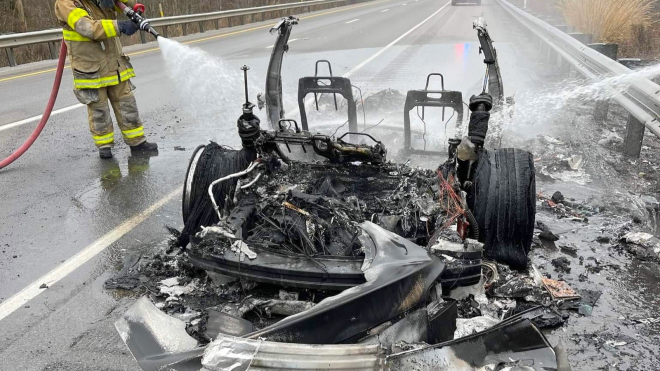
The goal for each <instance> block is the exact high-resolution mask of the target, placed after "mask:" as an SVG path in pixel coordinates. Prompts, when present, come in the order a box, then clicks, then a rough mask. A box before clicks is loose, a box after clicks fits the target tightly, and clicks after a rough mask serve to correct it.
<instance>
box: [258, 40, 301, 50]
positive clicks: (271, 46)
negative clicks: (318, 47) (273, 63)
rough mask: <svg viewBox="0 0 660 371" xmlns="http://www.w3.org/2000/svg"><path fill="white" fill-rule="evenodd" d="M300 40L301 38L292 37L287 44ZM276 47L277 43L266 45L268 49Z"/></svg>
mask: <svg viewBox="0 0 660 371" xmlns="http://www.w3.org/2000/svg"><path fill="white" fill-rule="evenodd" d="M298 40H300V39H291V40H289V41H288V42H287V44H290V43H292V42H294V41H298ZM274 47H275V44H273V45H268V46H267V47H266V49H272V48H274Z"/></svg>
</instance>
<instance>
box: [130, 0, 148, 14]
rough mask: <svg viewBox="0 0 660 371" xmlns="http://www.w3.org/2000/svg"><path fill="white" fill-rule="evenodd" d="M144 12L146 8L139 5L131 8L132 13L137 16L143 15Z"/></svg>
mask: <svg viewBox="0 0 660 371" xmlns="http://www.w3.org/2000/svg"><path fill="white" fill-rule="evenodd" d="M146 10H147V8H145V6H144V5H142V4H140V3H137V4H135V6H134V7H133V11H134V12H136V13H139V14H142V13H144V12H145V11H146Z"/></svg>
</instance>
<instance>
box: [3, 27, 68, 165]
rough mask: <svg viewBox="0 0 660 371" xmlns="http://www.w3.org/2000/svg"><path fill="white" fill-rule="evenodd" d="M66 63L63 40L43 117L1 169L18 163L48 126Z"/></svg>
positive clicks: (5, 160) (4, 161)
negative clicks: (15, 162)
mask: <svg viewBox="0 0 660 371" xmlns="http://www.w3.org/2000/svg"><path fill="white" fill-rule="evenodd" d="M65 61H66V43H65V42H64V40H62V47H61V48H60V58H59V59H58V61H57V72H55V81H53V89H52V90H51V91H50V98H49V99H48V104H47V105H46V109H45V110H44V114H43V116H41V120H40V121H39V125H37V127H36V128H35V129H34V131H33V132H32V134H31V135H30V137H29V138H28V139H27V140H26V141H25V143H23V145H22V146H20V147H19V148H18V149H17V150H16V151H14V153H12V154H11V155H9V157H7V158H6V159H4V160H2V161H1V162H0V169H3V168H5V167H6V166H7V165H9V164H11V163H12V162H14V161H16V160H17V159H18V158H19V157H21V156H22V155H23V154H24V153H25V152H26V151H27V150H28V149H29V148H30V146H32V144H33V143H34V142H35V141H36V140H37V138H38V137H39V134H41V131H42V130H43V129H44V127H45V126H46V123H47V122H48V118H50V113H51V112H52V111H53V106H55V101H56V100H57V93H58V92H59V91H60V83H61V82H62V72H63V71H64V62H65Z"/></svg>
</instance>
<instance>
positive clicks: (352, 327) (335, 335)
mask: <svg viewBox="0 0 660 371" xmlns="http://www.w3.org/2000/svg"><path fill="white" fill-rule="evenodd" d="M360 227H361V228H362V230H363V231H364V233H365V234H363V236H362V237H361V239H367V240H370V241H372V244H365V248H369V246H372V247H373V248H375V253H373V252H369V253H366V254H365V255H366V256H368V257H371V256H373V260H372V261H371V264H370V265H368V266H367V268H366V269H365V271H364V275H365V278H366V279H367V282H366V283H365V284H362V285H359V286H356V287H353V288H350V289H348V290H345V291H343V292H342V293H340V294H338V295H335V296H333V297H330V298H328V299H325V300H323V301H321V302H320V303H319V304H317V305H316V306H315V307H314V308H312V309H310V310H308V311H305V312H302V313H300V314H298V315H294V316H290V317H287V318H285V319H283V320H282V321H280V322H278V323H276V324H274V325H272V326H269V327H267V328H265V329H263V330H261V331H258V332H256V333H253V334H251V335H250V336H249V337H250V338H253V339H255V338H267V339H269V340H275V341H282V342H292V343H308V344H336V343H341V342H347V341H351V340H357V338H361V337H363V336H364V334H365V332H366V331H367V330H369V329H370V328H373V327H375V326H377V325H379V324H381V323H383V322H385V321H387V320H389V319H391V318H394V317H396V316H397V315H400V314H402V313H404V312H406V311H408V310H410V309H413V308H415V307H416V306H418V305H419V304H420V303H422V302H425V301H426V298H427V296H428V291H429V288H430V287H431V285H432V284H433V283H435V282H436V280H437V279H438V277H439V276H440V274H441V273H442V271H443V269H444V264H443V263H442V262H441V261H440V260H438V259H437V258H436V257H435V256H432V255H430V254H429V253H428V252H427V251H426V249H424V248H423V247H421V246H419V245H416V244H414V243H412V242H410V241H408V240H406V239H405V238H403V237H400V236H398V235H396V234H394V233H392V232H388V231H386V230H385V229H383V228H381V227H379V226H378V225H376V224H373V223H371V222H364V223H362V224H360ZM356 337H357V338H356Z"/></svg>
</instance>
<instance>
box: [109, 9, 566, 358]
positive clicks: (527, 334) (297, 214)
mask: <svg viewBox="0 0 660 371" xmlns="http://www.w3.org/2000/svg"><path fill="white" fill-rule="evenodd" d="M297 22H298V20H297V19H296V18H294V17H289V18H285V19H282V20H281V21H280V22H279V23H278V24H277V25H276V26H275V27H274V28H273V29H272V30H271V33H276V34H277V40H276V42H275V46H274V48H273V51H272V55H271V59H270V63H269V68H268V75H267V79H266V92H265V94H260V95H259V97H258V101H259V105H260V106H265V107H266V109H267V117H268V123H267V125H268V128H263V127H262V126H266V125H263V124H262V123H261V122H260V120H259V119H258V117H257V116H256V115H255V114H254V111H253V110H254V109H255V105H253V104H252V103H251V102H250V101H249V94H248V91H247V86H248V83H247V81H248V69H249V68H247V67H244V68H243V73H244V78H245V90H246V91H245V104H244V105H243V107H242V109H243V113H242V115H241V116H240V118H239V120H238V135H239V136H240V138H241V141H242V148H241V149H240V150H234V149H230V148H227V147H223V146H222V145H219V144H217V143H213V142H212V143H210V144H208V145H204V146H200V147H198V148H197V149H196V150H195V151H194V153H193V155H192V158H191V161H190V164H189V167H188V171H187V174H186V177H185V181H184V193H183V202H182V213H183V219H184V228H183V230H182V231H181V232H180V233H178V234H177V238H176V241H175V245H176V247H173V248H175V249H176V250H179V251H172V250H170V251H168V252H167V253H164V255H163V256H158V257H156V258H155V259H154V260H153V261H152V262H150V263H149V264H148V266H146V267H145V269H146V270H150V272H151V277H152V282H151V283H150V285H151V287H153V288H154V289H155V290H159V292H154V290H152V289H150V288H149V286H148V291H150V292H151V293H152V295H151V296H149V295H148V296H145V297H143V298H141V299H139V300H138V301H137V302H136V303H135V304H134V305H133V306H132V307H131V308H130V309H129V311H128V312H127V313H126V314H125V315H124V316H123V317H122V318H120V319H119V320H118V321H117V322H116V327H117V330H118V331H119V333H120V335H121V337H122V339H123V340H124V342H125V343H126V344H127V346H128V347H129V349H130V351H131V353H132V354H133V356H134V357H135V359H136V360H137V362H138V364H139V365H140V367H142V368H143V369H144V370H147V371H149V370H257V369H308V370H312V369H344V370H349V369H350V370H356V369H364V370H386V369H391V370H399V369H418V370H431V369H447V370H505V369H507V370H566V369H569V368H567V367H568V365H567V363H566V361H565V355H563V353H562V351H561V349H559V350H557V351H555V350H554V349H553V348H552V347H551V345H550V344H549V343H548V341H547V340H546V339H545V337H544V336H543V334H542V332H541V331H540V330H539V328H538V327H537V325H539V324H540V323H547V322H552V321H551V319H556V318H559V319H558V321H561V316H559V317H557V314H556V313H554V312H552V310H550V309H548V308H547V307H545V306H543V305H531V306H520V307H519V308H515V304H516V302H515V300H513V299H507V300H508V301H506V300H504V301H497V299H492V298H491V299H489V298H486V296H485V294H484V292H483V290H484V287H485V286H488V289H489V290H490V291H491V293H494V294H493V295H494V296H495V297H497V295H498V294H499V295H500V297H517V296H515V295H513V294H512V296H507V295H505V293H506V292H508V293H511V292H513V291H516V290H520V289H521V287H522V288H523V289H528V290H527V291H525V294H524V295H523V296H521V297H529V296H534V295H536V296H534V297H535V298H538V300H535V302H537V303H538V304H543V303H546V304H547V302H548V300H550V294H549V293H548V292H546V291H543V290H542V289H541V288H538V287H536V286H535V288H529V287H528V286H529V285H527V281H524V282H525V283H524V284H520V285H517V286H515V287H513V288H511V287H508V286H507V285H508V284H510V283H511V282H512V281H513V280H512V279H511V276H513V275H515V274H514V273H512V271H511V270H510V269H509V268H508V267H507V266H506V265H508V266H510V267H512V268H522V267H525V266H526V265H527V263H528V261H527V253H528V252H529V249H530V245H531V243H532V234H533V229H534V224H535V223H534V218H535V205H536V203H535V200H536V192H535V179H534V176H535V173H534V165H533V161H532V157H531V154H530V153H528V152H525V151H520V150H517V149H488V150H487V149H485V148H484V146H485V144H486V141H487V140H486V136H487V132H488V124H489V118H490V113H491V111H495V110H500V109H502V106H503V105H504V104H505V102H504V98H503V93H502V81H501V76H500V73H499V66H498V65H497V55H496V52H495V49H494V48H493V46H492V42H491V40H490V36H489V35H488V32H487V30H486V26H485V22H484V21H483V19H478V20H477V21H475V23H474V28H475V29H476V30H477V33H478V37H479V41H480V43H481V50H483V52H484V56H485V64H486V70H487V72H486V76H485V78H484V86H483V90H482V92H481V93H480V94H478V95H475V96H472V98H471V99H470V103H469V105H468V104H465V105H467V106H468V107H469V111H470V115H469V123H468V125H467V134H466V135H465V136H462V137H460V138H457V139H451V140H450V141H449V146H448V148H449V150H448V153H444V154H440V153H437V152H432V151H426V150H425V149H416V148H414V140H413V139H412V137H413V136H414V133H413V132H412V131H411V128H410V112H411V111H412V110H413V109H415V110H418V109H419V108H421V109H422V110H424V109H425V108H427V107H436V108H442V109H443V110H444V109H453V110H454V112H455V114H456V117H457V126H460V125H461V124H462V122H463V116H464V114H463V106H464V103H463V98H462V94H461V93H460V92H457V91H447V90H445V89H444V81H443V86H442V89H441V90H429V89H428V81H427V85H426V88H425V89H423V90H411V91H409V92H408V94H407V97H406V102H405V106H404V120H403V125H401V127H400V133H401V135H402V136H403V137H404V138H405V140H404V148H403V149H402V150H401V151H400V153H399V154H397V156H398V157H401V156H403V157H404V158H405V156H427V157H429V158H437V159H438V161H437V165H436V166H437V167H436V168H430V169H424V168H420V167H413V166H411V165H410V164H408V163H395V162H392V161H388V159H387V157H388V155H389V153H388V149H386V146H385V144H384V143H382V142H381V141H379V140H378V139H377V136H376V135H370V134H367V133H365V132H364V130H363V131H362V132H360V131H359V130H358V125H357V110H356V102H355V100H354V99H353V93H352V84H351V82H350V80H349V79H347V78H343V77H335V76H332V72H331V68H330V69H329V70H330V76H314V77H304V78H301V79H300V84H299V91H298V102H299V109H300V113H301V123H300V124H299V123H298V122H296V121H294V120H292V119H289V118H287V117H286V115H285V112H284V109H283V103H282V83H281V66H282V62H283V57H284V54H285V52H286V51H287V50H288V45H287V41H288V39H289V35H290V34H291V32H292V29H293V26H294V25H295V24H297ZM324 62H325V61H324ZM327 63H328V65H329V62H327ZM317 67H318V64H317ZM317 71H318V69H317ZM432 75H438V76H439V77H442V75H439V74H432ZM432 75H429V79H430V78H431V76H432ZM443 80H444V79H443ZM331 94H332V95H333V100H334V102H335V104H336V99H337V98H336V95H340V96H342V97H343V98H344V99H345V100H346V104H347V106H348V107H347V113H348V116H349V117H348V120H347V123H348V131H347V132H346V133H343V134H341V135H339V136H337V137H335V135H334V134H333V135H324V134H313V133H312V132H311V131H310V128H309V124H308V122H307V117H306V109H307V107H308V106H309V102H308V99H309V97H310V96H311V95H314V98H315V100H316V102H317V107H318V99H319V97H320V96H322V95H325V96H329V95H331ZM485 259H489V260H493V261H496V262H498V263H495V262H487V261H486V260H485ZM503 264H506V265H503ZM154 272H155V273H154ZM154 278H156V279H154ZM516 279H517V278H516ZM153 281H156V283H158V284H159V285H160V287H158V286H154V285H155V284H156V283H155V282H153ZM113 282H114V286H113ZM521 282H522V281H521ZM523 286H524V287H523ZM106 287H121V284H119V283H118V281H116V280H115V281H112V280H111V281H109V283H106ZM461 290H462V291H464V293H468V294H466V295H463V294H461V293H458V291H461ZM471 290H476V291H474V292H472V291H471ZM479 290H481V291H479ZM506 290H509V291H506ZM195 292H197V293H195ZM200 292H201V293H202V294H200ZM503 293H504V294H503ZM207 294H208V295H207ZM475 295H476V296H475ZM477 296H478V297H477ZM477 301H480V303H479V304H480V305H481V306H480V307H479V305H476V306H475V305H473V303H476V302H477ZM192 302H195V305H194V306H192V307H193V308H192V309H191V307H190V306H186V305H185V304H186V303H192ZM476 307H479V308H480V309H475V308H476ZM486 312H491V313H494V315H493V316H492V318H491V317H488V318H486V317H485V316H482V315H485V314H486ZM466 321H470V322H469V323H468V322H466ZM484 323H486V325H484ZM553 324H556V322H553Z"/></svg>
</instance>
